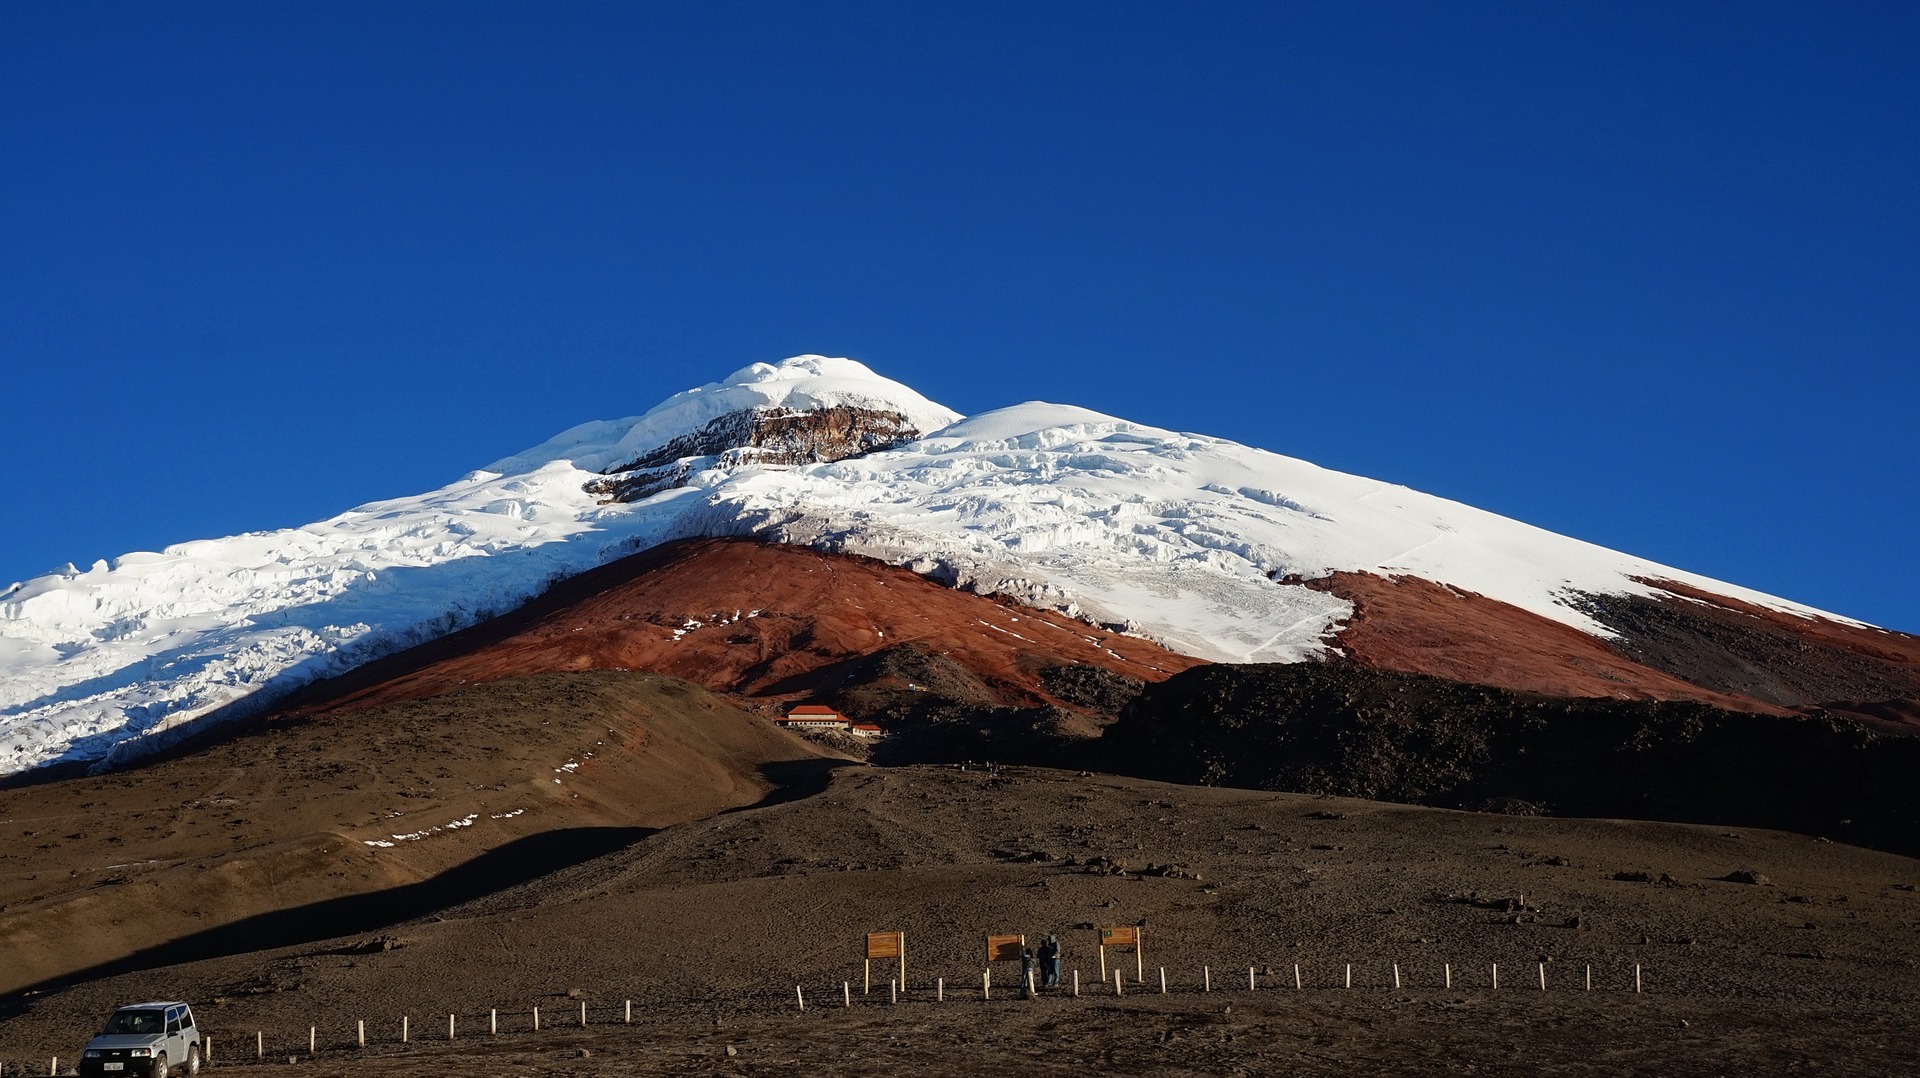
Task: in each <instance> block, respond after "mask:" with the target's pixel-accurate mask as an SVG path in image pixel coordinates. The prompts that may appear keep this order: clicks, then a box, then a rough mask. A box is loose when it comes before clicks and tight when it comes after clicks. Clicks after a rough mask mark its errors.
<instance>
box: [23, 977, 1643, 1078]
mask: <svg viewBox="0 0 1920 1078" xmlns="http://www.w3.org/2000/svg"><path fill="white" fill-rule="evenodd" d="M1537 966H1538V969H1539V980H1540V991H1542V992H1545V991H1547V964H1546V963H1545V962H1540V963H1537ZM1258 968H1259V967H1257V966H1248V967H1247V991H1249V992H1255V991H1258V990H1259V980H1258ZM1159 971H1160V994H1161V995H1163V996H1164V995H1166V994H1167V967H1165V966H1161V967H1159ZM1488 972H1489V977H1488V986H1489V987H1490V988H1491V989H1494V990H1498V989H1499V987H1500V964H1499V963H1497V962H1495V963H1491V964H1490V965H1489V967H1488ZM1585 974H1586V977H1585V984H1584V989H1583V990H1584V991H1588V992H1591V991H1593V966H1591V965H1588V966H1586V967H1585ZM1440 976H1441V985H1442V986H1443V987H1444V988H1447V989H1451V988H1453V965H1452V963H1442V964H1441V966H1440ZM1121 981H1122V978H1121V975H1120V971H1119V970H1118V969H1116V970H1114V971H1113V994H1114V995H1116V996H1119V995H1124V994H1125V990H1124V988H1123V987H1122V984H1121ZM1136 983H1144V980H1142V981H1137V982H1136ZM1072 984H1073V995H1074V997H1075V998H1078V997H1079V995H1080V971H1079V970H1078V969H1075V970H1074V971H1073V981H1072ZM1401 986H1402V978H1401V975H1400V963H1398V962H1395V963H1393V987H1394V988H1395V990H1398V989H1400V988H1401ZM1293 987H1294V991H1296V992H1298V991H1304V990H1305V988H1306V982H1305V980H1304V979H1303V977H1302V975H1301V972H1300V965H1299V963H1297V962H1296V963H1294V966H1293ZM1341 987H1342V988H1344V989H1351V988H1352V987H1353V963H1351V962H1348V963H1345V965H1344V969H1343V976H1342V981H1341ZM1642 987H1643V982H1642V977H1641V971H1640V963H1638V962H1635V963H1634V964H1633V990H1634V992H1635V993H1639V992H1641V991H1642ZM1200 990H1201V991H1202V992H1212V991H1213V967H1211V966H1201V967H1200ZM1038 994H1039V993H1038V992H1037V991H1036V989H1035V987H1034V983H1033V974H1032V973H1028V974H1027V983H1026V995H1027V997H1028V998H1033V997H1034V996H1037V995H1038ZM793 996H794V1001H795V1003H796V1004H798V1006H799V1008H800V1009H801V1010H803V1011H804V1010H806V1009H807V994H806V991H805V990H804V989H803V987H802V986H800V985H797V984H796V985H794V986H793ZM887 997H888V1002H889V1003H899V1002H900V982H899V981H898V980H897V979H896V980H893V981H889V982H888V983H887ZM980 998H981V999H983V1000H991V999H992V998H993V971H992V970H985V971H982V973H981V974H980ZM840 1000H841V1006H843V1007H852V1006H853V982H852V981H841V982H840ZM934 1000H935V1001H936V1002H939V1003H945V1002H946V1000H947V981H946V978H944V977H940V978H936V979H935V981H934ZM621 1014H622V1021H623V1023H624V1024H626V1025H632V1024H633V1000H631V999H629V1000H626V1001H625V1002H624V1005H623V1007H622V1009H621ZM412 1021H413V1019H412V1016H411V1015H401V1016H400V1041H401V1043H403V1044H405V1043H409V1042H411V1040H412ZM579 1022H580V1028H581V1029H585V1028H586V1027H587V1003H586V1001H585V1000H581V1001H580V1017H579ZM533 1031H534V1032H535V1033H538V1032H539V1031H540V1008H539V1007H535V1008H533ZM457 1032H458V1027H457V1022H456V1015H455V1014H453V1013H451V1012H449V1013H448V1015H447V1039H448V1040H450V1041H451V1040H454V1039H455V1038H456V1036H457ZM487 1033H488V1034H489V1035H493V1036H497V1035H498V1034H499V1033H500V1009H499V1008H497V1007H495V1008H493V1009H491V1010H489V1011H488V1012H487ZM355 1041H356V1043H357V1044H358V1045H359V1047H361V1048H365V1047H366V1046H367V1020H366V1019H364V1018H362V1019H359V1020H358V1021H356V1022H355ZM319 1048H320V1027H319V1026H308V1027H307V1054H308V1055H316V1054H318V1052H319ZM200 1052H201V1056H200V1058H201V1059H202V1060H204V1061H205V1062H207V1063H212V1062H213V1038H212V1037H204V1038H202V1040H201V1046H200ZM253 1054H254V1058H256V1059H265V1058H266V1055H267V1035H266V1033H265V1031H262V1030H256V1031H254V1034H253ZM47 1073H48V1074H49V1075H57V1074H59V1073H60V1057H59V1056H54V1057H52V1058H51V1059H50V1060H49V1061H48V1063H47Z"/></svg>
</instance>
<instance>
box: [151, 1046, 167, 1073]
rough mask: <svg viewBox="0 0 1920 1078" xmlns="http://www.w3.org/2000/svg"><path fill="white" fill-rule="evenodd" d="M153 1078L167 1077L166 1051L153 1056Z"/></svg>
mask: <svg viewBox="0 0 1920 1078" xmlns="http://www.w3.org/2000/svg"><path fill="white" fill-rule="evenodd" d="M153 1078H167V1053H165V1052H162V1053H160V1054H159V1055H157V1056H154V1057H153Z"/></svg>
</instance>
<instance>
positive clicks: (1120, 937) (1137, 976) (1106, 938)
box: [1100, 925, 1147, 983]
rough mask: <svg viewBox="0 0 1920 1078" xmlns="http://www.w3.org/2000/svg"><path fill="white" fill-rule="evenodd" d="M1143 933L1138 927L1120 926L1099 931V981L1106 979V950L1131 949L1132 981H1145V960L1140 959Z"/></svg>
mask: <svg viewBox="0 0 1920 1078" xmlns="http://www.w3.org/2000/svg"><path fill="white" fill-rule="evenodd" d="M1142 934H1143V933H1142V932H1141V931H1140V928H1139V926H1138V925H1120V926H1119V927H1117V928H1103V929H1101V930H1100V979H1101V980H1103V981H1104V980H1106V979H1107V948H1109V947H1131V948H1133V979H1134V981H1135V982H1136V983H1138V982H1140V981H1144V980H1146V976H1147V967H1146V961H1147V960H1146V959H1145V958H1144V957H1142V954H1141V951H1142V948H1141V946H1140V937H1141V935H1142Z"/></svg>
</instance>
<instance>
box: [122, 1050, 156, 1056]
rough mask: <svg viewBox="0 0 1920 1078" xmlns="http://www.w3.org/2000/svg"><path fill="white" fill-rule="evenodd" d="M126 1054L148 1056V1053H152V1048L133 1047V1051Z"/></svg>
mask: <svg viewBox="0 0 1920 1078" xmlns="http://www.w3.org/2000/svg"><path fill="white" fill-rule="evenodd" d="M127 1054H128V1055H130V1056H150V1055H152V1054H153V1049H151V1048H135V1049H134V1050H133V1051H131V1052H128V1053H127Z"/></svg>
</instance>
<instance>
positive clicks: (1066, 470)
mask: <svg viewBox="0 0 1920 1078" xmlns="http://www.w3.org/2000/svg"><path fill="white" fill-rule="evenodd" d="M836 406H849V407H855V408H864V409H871V410H882V411H887V412H891V413H898V414H901V415H904V416H906V417H907V418H908V419H909V420H910V421H911V423H912V424H913V425H914V427H915V428H917V429H918V430H920V431H923V432H925V433H924V434H923V435H922V436H921V437H919V438H917V439H916V440H913V441H910V442H907V443H905V444H901V445H898V446H895V447H893V448H890V449H885V450H881V451H878V452H873V453H869V454H866V455H862V456H858V457H853V458H850V459H844V460H838V461H834V462H831V463H818V464H798V465H774V464H766V463H755V462H751V461H747V462H742V463H731V464H727V463H724V462H715V461H713V460H711V459H709V458H699V459H690V460H689V461H688V462H687V472H686V475H685V476H684V478H682V479H681V480H680V481H679V485H677V486H674V487H673V488H672V489H668V490H663V491H660V492H658V493H655V494H652V495H651V496H649V497H645V498H643V499H641V500H638V501H634V502H630V503H621V502H608V501H605V500H604V499H602V498H601V497H600V496H598V495H596V494H594V493H590V489H589V488H590V487H592V486H593V485H594V484H595V482H596V481H598V480H604V479H605V478H606V476H605V473H606V472H607V471H608V470H609V469H615V468H618V467H620V466H622V465H623V464H625V463H628V462H630V461H633V460H635V459H637V458H638V457H640V456H642V455H643V454H645V453H646V452H647V451H649V450H652V449H656V448H658V447H660V446H663V445H665V444H667V443H669V442H671V441H672V440H673V439H675V438H676V437H679V436H682V435H685V434H688V433H689V432H692V431H694V430H697V429H699V428H700V427H701V426H702V425H703V424H706V423H709V422H711V421H712V420H714V419H716V418H718V417H721V416H725V415H729V414H732V413H736V412H742V411H756V410H768V409H786V410H792V411H807V410H810V409H824V408H832V407H836ZM697 536H753V537H758V538H763V539H767V540H771V541H777V542H787V543H798V544H805V545H809V546H814V547H818V548H821V549H827V550H834V551H838V552H843V553H849V554H858V555H864V556H868V557H873V558H878V559H881V560H884V561H887V562H889V563H892V564H896V565H902V566H906V567H908V568H911V569H913V570H914V571H916V572H920V573H923V574H927V575H930V576H932V577H934V578H936V579H939V580H941V581H942V582H943V583H947V584H950V585H952V586H956V587H963V588H968V589H972V590H975V591H979V592H982V593H986V594H997V595H1005V596H1008V597H1011V598H1014V599H1017V600H1019V601H1021V602H1025V603H1029V604H1033V605H1037V606H1043V607H1046V608H1049V609H1054V610H1059V611H1062V612H1065V613H1068V614H1071V615H1073V616H1076V617H1080V618H1083V619H1086V620H1088V621H1090V622H1094V623H1099V624H1105V625H1109V626H1112V627H1115V628H1119V629H1122V630H1124V631H1127V632H1131V633H1135V634H1138V635H1141V636H1144V637H1147V638H1150V639H1152V640H1155V641H1157V642H1159V643H1161V644H1163V645H1164V646H1166V647H1169V648H1171V649H1173V650H1175V651H1180V652H1183V653H1186V654H1189V655H1193V656H1196V657H1200V658H1204V659H1208V660H1212V661H1217V662H1295V661H1301V660H1305V659H1311V658H1315V657H1318V656H1322V655H1326V654H1328V653H1329V652H1330V650H1332V649H1335V648H1337V641H1336V640H1335V639H1334V634H1335V633H1336V632H1337V630H1338V629H1339V627H1340V626H1341V624H1342V623H1343V622H1344V620H1345V619H1346V618H1347V617H1348V616H1349V615H1350V614H1351V612H1352V611H1351V607H1350V605H1349V604H1348V603H1347V602H1346V600H1343V599H1340V598H1338V597H1336V596H1333V595H1330V594H1327V593H1325V592H1321V591H1316V590H1313V589H1310V588H1305V587H1300V586H1296V585H1294V584H1292V583H1290V582H1294V581H1299V580H1309V579H1314V578H1318V577H1324V576H1326V575H1327V574H1329V573H1333V572H1337V571H1367V572H1374V573H1379V574H1383V575H1413V576H1419V577H1422V578H1425V579H1428V580H1431V581H1434V582H1437V583H1441V584H1445V585H1448V586H1450V587H1454V588H1458V589H1461V590H1464V591H1471V592H1477V593H1479V594H1481V595H1485V596H1487V597H1489V598H1492V599H1496V600H1499V601H1502V602H1506V603H1510V604H1512V605H1514V606H1517V607H1520V608H1522V609H1525V610H1528V611H1531V612H1533V613H1536V614H1539V615H1541V616H1544V617H1547V618H1551V619H1553V620H1555V621H1559V622H1562V623H1564V624H1567V625H1571V626H1574V627H1576V628H1578V629H1581V630H1583V631H1585V632H1589V633H1594V634H1596V635H1606V633H1607V630H1606V629H1605V628H1604V627H1602V626H1600V625H1599V624H1597V623H1595V622H1594V621H1592V619H1590V618H1589V617H1588V616H1587V615H1586V614H1584V613H1582V612H1581V611H1580V610H1579V609H1576V607H1575V606H1574V605H1571V604H1570V603H1569V602H1568V601H1567V600H1568V598H1569V597H1570V596H1571V595H1572V594H1573V593H1576V592H1599V593H1630V594H1652V593H1653V592H1654V590H1655V589H1654V588H1653V586H1652V585H1650V584H1648V583H1646V581H1648V580H1674V581H1679V582H1682V583H1686V584H1690V585H1693V586H1695V587H1699V588H1703V589H1705V590H1708V591H1712V592H1717V593H1719V594H1722V595H1726V596H1729V597H1732V598H1737V599H1742V600H1745V601H1747V602H1751V603H1756V604H1759V605H1763V606H1767V607H1770V608H1773V609H1777V610H1781V611H1784V612H1788V613H1792V614H1796V615H1800V616H1806V617H1825V618H1830V619H1832V620H1836V621H1842V622H1847V623H1849V624H1859V623H1857V622H1852V621H1850V619H1845V618H1838V617H1835V616H1834V615H1831V614H1827V613H1824V612H1822V611H1818V610H1814V609H1812V608H1809V607H1804V606H1801V605H1798V604H1794V603H1790V602H1787V601H1786V600H1782V599H1778V598H1775V597H1773V596H1768V595H1764V594H1761V593H1758V592H1754V591H1750V590H1747V589H1743V588H1739V587H1736V586H1733V585H1729V584H1725V583H1722V582H1719V581H1715V580H1712V579H1709V578H1706V577H1702V576H1697V575H1694V574H1690V573H1686V572H1683V571H1681V570H1678V569H1673V568H1670V567H1667V566H1662V565H1659V564H1656V563H1653V562H1649V561H1645V560H1642V559H1638V558H1634V557H1631V556H1629V555H1626V554H1621V553H1618V552H1616V551H1612V550H1608V549H1606V548H1604V547H1600V546H1596V545H1593V544H1590V543H1585V542H1582V541H1580V540H1576V539H1572V538H1569V537H1566V536H1562V535H1557V534H1555V533H1552V532H1548V531H1545V530H1542V529H1539V528H1535V527H1532V526H1530V525H1527V524H1523V523H1521V522H1519V521H1515V520H1511V519H1509V518H1505V517H1501V516H1498V515H1497V514H1493V513H1488V512H1485V511H1483V510H1479V509H1475V508H1473V507H1471V506H1467V505H1463V504H1460V503H1458V502H1453V501H1448V500H1446V499H1442V498H1436V497H1433V496H1431V495H1426V494H1422V493H1420V492H1418V491H1414V490H1411V489H1409V488H1407V487H1404V486H1397V485H1394V484H1390V483H1384V482H1380V481H1378V480H1373V479H1366V478H1363V477H1359V476H1354V475H1348V474H1345V473H1341V472H1335V471H1331V470H1328V469H1324V468H1320V467H1318V466H1316V465H1313V464H1311V463H1308V462H1306V461H1302V460H1297V459H1294V458H1290V457H1285V456H1281V455H1279V454H1276V453H1272V452H1268V451H1266V450H1263V449H1255V448H1251V447H1247V446H1243V445H1239V444H1236V443H1233V442H1229V441H1224V440H1221V439H1216V438H1208V437H1204V436H1201V435H1196V434H1184V433H1179V432H1175V431H1169V430H1163V429H1160V428H1157V427H1152V426H1147V425H1143V424H1139V423H1133V422H1129V421H1126V420H1122V419H1118V418H1115V417H1112V416H1107V415H1102V414H1100V413H1098V412H1093V411H1089V410H1087V409H1084V408H1078V407H1073V406H1069V405H1059V404H1047V403H1043V402H1028V403H1024V404H1018V405H1013V406H1011V407H1007V408H1001V409H998V410H995V411H990V412H986V413H983V414H980V415H976V416H972V417H962V416H961V415H960V414H959V413H957V412H954V411H952V410H950V409H947V408H945V407H943V406H941V405H938V404H936V403H934V402H932V401H929V400H927V399H926V398H924V397H922V396H921V395H920V394H919V393H917V392H915V391H914V390H912V389H911V388H909V387H907V386H904V385H902V384H900V383H898V382H894V381H892V380H889V379H886V378H883V377H881V376H880V375H878V374H875V373H874V372H873V371H871V370H870V369H868V368H867V367H866V366H864V365H862V364H860V363H857V362H855V361H853V360H848V359H834V358H830V357H823V356H798V357H794V358H792V359H788V360H785V361H783V362H781V363H778V364H768V363H756V364H752V365H750V366H748V367H745V368H743V369H741V370H740V371H736V372H735V373H734V374H732V375H731V376H729V377H728V378H726V379H724V380H722V381H720V382H715V383H710V384H708V385H705V386H702V387H698V388H696V389H692V390H688V391H687V392H684V393H681V394H678V395H676V396H674V397H672V398H670V399H669V400H667V401H665V402H663V403H662V404H660V405H659V406H657V407H655V408H653V409H651V410H649V411H648V412H646V413H643V414H642V415H640V416H636V417H631V418H628V419H623V420H609V421H597V422H592V423H586V424H582V425H580V426H577V427H574V428H572V429H570V430H568V431H565V432H563V433H562V434H560V435H558V436H556V437H555V438H553V439H551V440H549V441H547V442H545V443H543V444H541V445H539V446H535V447H533V448H531V449H528V450H527V451H525V452H523V453H519V454H515V455H514V456H511V457H507V458H504V459H502V460H500V461H496V462H494V463H493V464H492V465H490V466H489V467H487V468H485V469H482V470H480V471H476V472H473V473H471V474H469V475H467V476H464V477H462V478H461V479H459V480H457V481H455V482H453V483H450V484H448V485H447V486H444V487H442V488H440V489H439V490H435V491H430V492H427V493H424V494H420V495H416V496H412V497H407V498H398V499H392V500H387V501H380V502H373V503H369V504H367V505H363V506H359V507H357V508H355V509H352V510H349V511H347V512H345V513H341V514H339V515H338V516H335V517H332V518H329V519H327V520H323V521H318V522H315V523H312V524H308V525H305V526H303V527H299V528H291V529H285V530H281V531H271V532H253V533H248V534H244V535H237V536H231V537H228V538H223V539H209V540H203V541H196V542H190V543H182V544H178V545H175V546H171V547H168V548H167V549H165V550H163V551H160V552H158V553H134V554H128V555H125V556H124V557H121V558H118V559H115V560H114V561H113V562H112V564H107V563H105V562H99V563H95V564H94V565H93V566H92V567H90V568H87V569H84V570H83V569H80V568H78V567H74V566H69V567H67V568H66V569H65V570H63V571H60V572H56V573H52V574H48V575H46V576H41V577H37V578H34V579H32V580H27V581H23V582H21V583H17V584H14V585H12V586H11V587H9V588H7V589H6V590H5V591H4V592H0V775H5V774H13V773H18V772H21V771H25V770H29V769H32V768H35V767H40V766H45V765H48V764H53V763H60V762H91V763H94V764H95V765H96V766H110V765H111V764H113V763H115V762H117V761H119V760H122V759H125V758H128V757H130V756H134V755H138V754H140V753H143V752H146V751H151V750H153V749H156V748H159V747H163V746H164V745H166V744H168V743H170V742H171V740H173V739H176V738H177V737H178V736H181V735H182V734H183V733H184V732H187V731H190V730H192V729H194V728H196V727H197V726H198V725H199V724H201V723H204V722H208V721H218V720H221V719H225V718H231V717H237V716H239V715H243V714H248V713H252V712H254V711H257V710H259V709H262V708H265V707H267V706H270V705H271V704H272V703H273V702H274V701H276V700H279V699H281V698H283V697H285V696H286V695H287V694H288V693H290V692H292V691H294V690H295V689H297V688H299V687H300V686H302V685H305V684H307V683H309V682H311V681H313V680H315V679H317V678H322V677H326V676H329V675H332V674H337V673H340V672H343V671H345V670H347V669H350V668H352V667H354V666H356V665H359V664H361V663H364V662H367V661H369V660H371V659H373V658H377V657H379V656H381V655H385V654H389V653H392V652H394V651H397V650H401V649H403V648H406V647H409V646H412V645H414V644H417V643H420V642H423V641H426V640H429V639H432V638H434V637H436V636H439V635H443V634H445V633H447V632H451V631H453V630H456V629H459V628H462V627H465V626H467V625H471V624H473V623H475V622H477V621H480V620H483V619H485V618H487V617H489V616H492V615H494V614H498V613H503V612H505V611H507V610H510V609H512V608H513V607H515V606H518V605H519V604H521V603H523V602H525V601H526V600H528V599H530V598H532V597H533V596H535V595H537V594H539V593H540V592H541V591H542V590H543V589H545V588H546V587H547V586H548V585H549V584H551V583H553V582H555V581H557V580H560V579H564V578H565V577H568V576H572V575H574V574H576V573H579V572H583V571H585V570H587V569H590V568H593V567H595V566H598V565H601V564H605V563H606V562H608V561H611V560H614V559H616V558H619V557H622V556H624V555H627V554H631V553H635V552H638V551H640V550H644V549H646V548H648V547H651V546H654V545H656V544H659V543H662V542H666V541H670V540H673V539H679V538H690V537H697Z"/></svg>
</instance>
